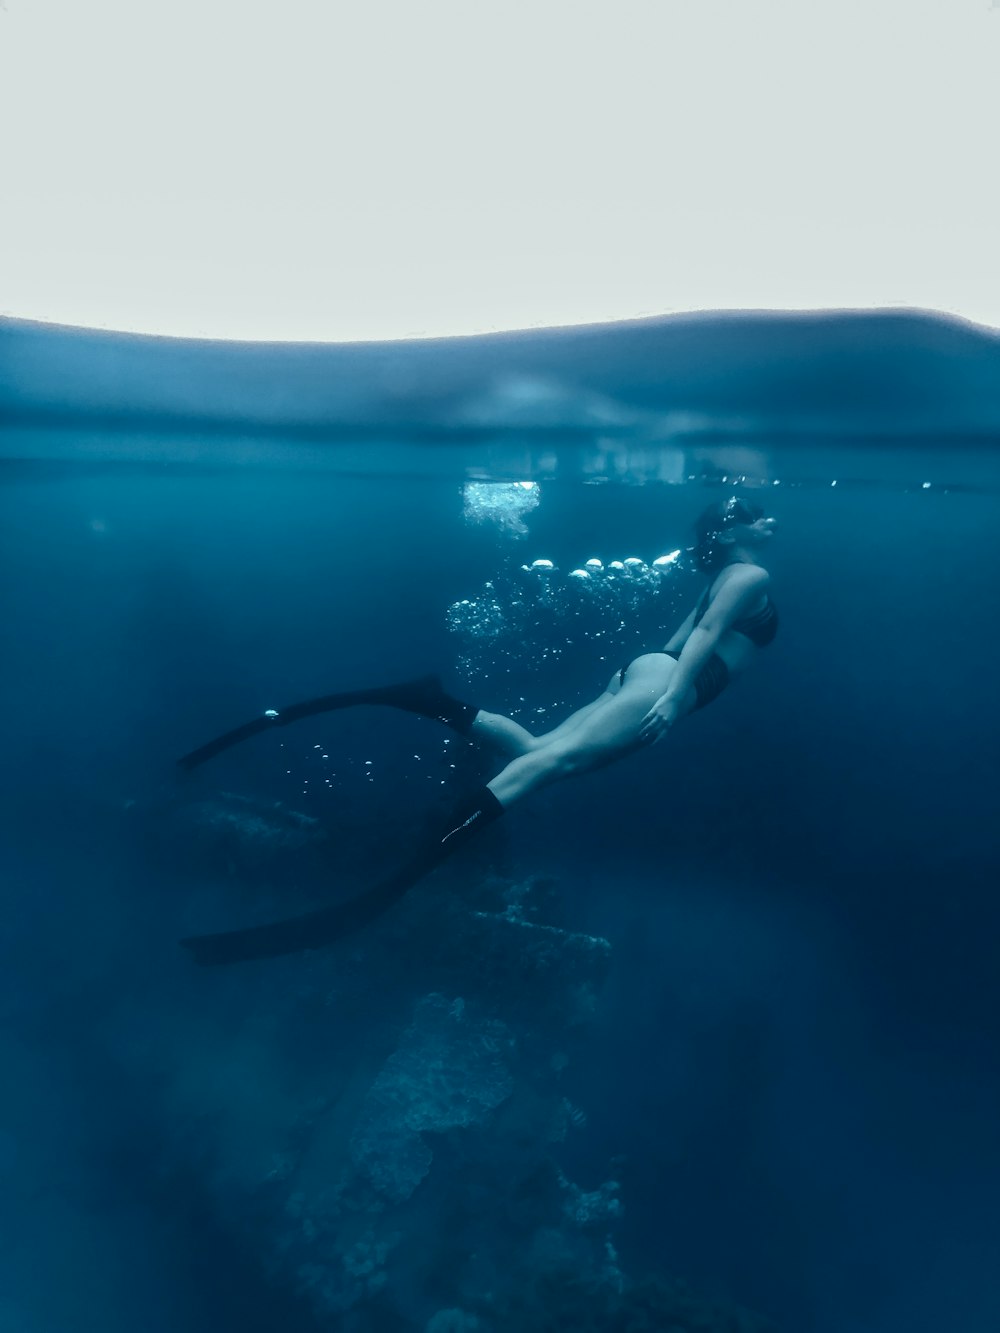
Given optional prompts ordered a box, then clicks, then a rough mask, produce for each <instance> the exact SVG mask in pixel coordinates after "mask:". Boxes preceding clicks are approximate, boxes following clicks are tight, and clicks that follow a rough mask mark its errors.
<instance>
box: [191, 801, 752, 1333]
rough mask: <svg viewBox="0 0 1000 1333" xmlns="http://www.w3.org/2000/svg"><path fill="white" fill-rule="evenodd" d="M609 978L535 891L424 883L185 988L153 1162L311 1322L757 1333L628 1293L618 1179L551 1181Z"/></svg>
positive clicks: (474, 877)
mask: <svg viewBox="0 0 1000 1333" xmlns="http://www.w3.org/2000/svg"><path fill="white" fill-rule="evenodd" d="M226 809H230V810H235V811H236V812H237V813H238V814H240V815H241V816H245V817H250V815H252V813H253V812H249V811H244V810H242V809H241V808H240V806H239V804H238V803H237V805H236V806H233V804H232V801H228V803H227V806H226ZM197 817H198V818H199V819H202V820H203V819H204V812H200V813H199V814H198V815H197ZM254 818H255V816H254ZM242 822H245V818H244V819H243V821H242ZM281 824H282V829H281V830H279V832H280V833H281V836H285V832H284V831H282V830H285V829H286V826H287V830H289V831H291V832H292V833H294V832H295V827H296V821H295V820H294V819H292V820H291V823H289V816H288V815H287V813H282V820H281ZM210 827H215V825H214V824H211V823H210ZM253 827H256V825H253ZM229 828H230V825H229V824H228V823H227V824H226V827H225V829H224V832H225V833H226V836H228V831H229ZM251 831H252V829H251ZM303 833H307V834H309V835H310V836H315V835H314V831H313V830H311V829H307V828H305V827H303ZM276 836H277V835H276ZM610 964H611V947H610V945H609V943H608V941H607V940H604V939H601V938H596V937H592V936H589V935H585V934H581V933H579V932H577V931H574V930H573V929H571V928H569V926H568V925H567V923H566V922H565V921H563V920H561V919H560V893H559V886H558V885H557V884H555V883H554V882H553V881H551V880H548V879H542V878H536V879H529V880H521V879H515V878H511V877H510V876H508V875H503V874H499V873H496V872H495V871H491V870H489V869H482V868H478V869H476V870H475V871H473V872H472V873H470V871H469V869H468V868H464V869H463V868H461V867H455V866H448V867H444V868H442V870H441V871H439V872H438V873H437V874H436V875H435V876H433V877H432V878H431V879H430V880H429V881H427V882H426V883H424V884H422V885H421V886H420V887H419V888H418V889H415V890H414V891H413V892H412V893H411V894H410V895H408V897H407V898H406V899H405V900H404V901H403V902H402V903H401V904H400V905H399V906H398V907H397V908H396V909H395V910H394V911H393V912H392V913H390V914H388V915H387V916H386V918H384V919H383V920H382V921H381V922H380V923H378V924H377V925H376V926H375V927H373V928H371V929H370V930H368V931H366V932H363V933H362V934H360V935H358V936H356V937H354V938H353V939H352V940H349V941H344V942H342V943H341V944H340V945H338V946H336V947H335V948H330V949H328V950H324V951H320V952H316V953H311V954H305V955H300V956H297V957H292V958H286V959H280V960H275V961H273V962H270V963H268V964H266V965H263V966H251V967H249V968H242V969H241V968H236V969H233V970H232V971H224V972H213V973H209V974H199V978H198V983H197V984H198V985H200V986H201V987H203V990H204V994H203V997H202V998H203V1000H204V1001H205V1002H206V1004H207V1006H208V1009H207V1017H206V1031H204V1032H203V1033H202V1034H201V1037H200V1051H201V1060H202V1061H203V1064H202V1065H201V1066H199V1058H198V1057H197V1056H196V1055H193V1054H192V1052H191V1050H190V1049H188V1051H187V1054H186V1056H185V1073H184V1076H183V1078H182V1079H180V1080H179V1083H178V1086H177V1088H176V1089H175V1104H174V1105H173V1106H172V1107H171V1113H170V1123H171V1124H172V1125H173V1127H174V1134H173V1141H172V1143H171V1144H169V1145H168V1146H167V1149H166V1151H167V1152H168V1153H173V1154H176V1155H177V1158H178V1160H180V1159H181V1158H183V1159H184V1161H185V1162H186V1164H187V1168H188V1169H189V1168H190V1163H191V1162H192V1160H197V1162H198V1169H199V1170H200V1172H201V1175H202V1178H203V1179H204V1180H205V1182H206V1189H207V1190H208V1192H209V1194H210V1197H211V1199H212V1201H213V1204H212V1206H213V1208H214V1209H215V1210H216V1212H217V1215H218V1217H219V1218H220V1220H221V1222H222V1224H223V1225H224V1226H225V1227H226V1228H227V1229H228V1230H229V1232H230V1233H231V1234H238V1235H239V1236H240V1238H241V1243H242V1244H243V1245H244V1248H248V1249H251V1250H253V1251H254V1252H255V1253H257V1255H258V1256H259V1263H260V1265H261V1268H262V1269H263V1270H266V1272H267V1273H268V1274H269V1277H270V1281H271V1283H272V1284H273V1285H274V1286H275V1287H277V1288H279V1289H284V1290H287V1291H288V1292H289V1293H290V1294H292V1293H295V1294H296V1295H297V1297H298V1299H299V1301H300V1302H301V1303H303V1304H304V1305H305V1306H306V1307H307V1308H308V1309H309V1310H310V1311H311V1315H310V1317H311V1318H312V1319H314V1320H315V1326H316V1328H318V1329H330V1330H331V1331H333V1330H336V1331H337V1333H382V1331H383V1330H385V1331H386V1333H515V1331H516V1333H536V1331H537V1333H543V1330H546V1331H547V1330H553V1331H554V1330H556V1329H558V1330H565V1329H574V1330H593V1331H594V1333H644V1331H645V1330H654V1329H657V1330H664V1331H665V1333H710V1331H711V1333H765V1330H766V1329H767V1328H768V1327H769V1326H768V1325H767V1324H766V1322H765V1321H763V1320H760V1319H757V1318H755V1317H754V1316H752V1315H750V1314H748V1313H747V1312H745V1311H740V1310H736V1309H730V1308H728V1307H724V1306H722V1305H718V1304H713V1303H711V1302H706V1301H704V1300H700V1299H698V1298H697V1297H696V1296H695V1295H693V1294H692V1293H690V1292H688V1291H686V1290H685V1289H684V1288H683V1287H682V1286H680V1285H676V1284H675V1285H670V1284H665V1283H662V1282H652V1281H642V1282H636V1281H634V1280H633V1279H632V1278H631V1277H630V1276H629V1275H628V1274H626V1273H625V1272H624V1271H623V1267H622V1264H621V1262H620V1258H619V1253H618V1248H617V1246H616V1229H617V1227H618V1224H619V1221H620V1219H621V1216H622V1208H623V1204H622V1200H621V1197H620V1194H621V1190H620V1186H619V1184H618V1182H617V1180H616V1179H615V1174H616V1173H615V1164H614V1163H613V1162H612V1163H608V1165H607V1168H606V1171H605V1173H604V1176H605V1178H604V1179H598V1180H596V1181H591V1182H589V1183H588V1186H587V1187H584V1186H583V1185H582V1184H580V1183H578V1182H575V1181H573V1180H571V1179H569V1177H568V1176H567V1174H566V1172H565V1170H564V1169H563V1167H562V1166H561V1165H560V1162H559V1153H560V1145H561V1144H562V1143H563V1142H564V1141H565V1140H566V1139H567V1136H569V1135H572V1134H576V1133H580V1132H583V1131H584V1129H585V1125H586V1113H585V1110H584V1109H583V1108H581V1107H578V1106H575V1105H573V1104H572V1102H571V1101H570V1100H569V1099H568V1098H567V1096H566V1095H565V1092H564V1087H563V1075H564V1072H565V1070H566V1069H567V1068H568V1067H569V1066H570V1065H571V1064H572V1062H573V1061H574V1060H575V1059H578V1058H582V1057H583V1055H584V1053H585V1051H586V1043H587V1032H588V1023H589V1022H591V1021H592V1019H593V1017H594V1015H595V1014H596V1013H597V1011H598V1007H599V1004H600V994H601V989H602V986H603V984H604V982H605V979H606V976H607V974H608V971H609V967H610ZM234 1032H235V1033H236V1034H238V1035H237V1036H236V1037H235V1039H234V1036H233V1034H234ZM209 1068H210V1070H211V1072H210V1074H209V1073H208V1072H207V1071H208V1069H209Z"/></svg>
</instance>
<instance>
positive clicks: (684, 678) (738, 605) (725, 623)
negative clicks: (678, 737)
mask: <svg viewBox="0 0 1000 1333" xmlns="http://www.w3.org/2000/svg"><path fill="white" fill-rule="evenodd" d="M770 581H771V579H770V575H769V574H768V573H767V570H765V569H761V568H760V566H759V565H748V566H747V567H746V568H745V569H740V570H739V571H738V572H736V573H733V574H730V576H729V578H728V579H727V580H726V582H725V583H724V584H723V586H722V587H721V588H720V589H719V591H718V592H717V593H716V594H715V596H714V597H713V598H712V601H711V602H710V603H709V606H708V609H707V610H706V612H705V616H704V619H703V620H702V622H701V624H700V625H695V626H694V628H693V629H692V630H691V632H690V634H689V635H688V637H687V642H686V643H685V644H684V647H683V649H682V650H681V655H680V658H679V659H678V662H677V669H676V671H674V673H673V675H672V676H671V678H670V684H669V686H668V687H667V691H666V693H665V694H663V695H662V696H661V697H660V698H659V699H658V700H657V701H656V703H655V704H654V705H653V707H652V708H651V709H650V711H649V712H648V713H647V714H646V717H645V718H644V719H643V725H642V731H641V735H642V736H643V737H644V738H646V739H652V740H655V739H656V738H657V737H658V736H660V735H661V734H662V733H663V731H665V730H666V728H667V727H669V726H671V725H672V724H673V723H674V722H675V721H676V720H677V718H678V717H679V716H680V710H681V707H682V705H683V703H684V699H685V697H686V696H687V692H688V690H689V689H690V688H691V687H692V685H693V684H694V682H695V681H696V680H697V679H698V674H699V672H700V671H701V669H702V667H704V665H705V663H706V662H707V661H708V659H709V658H710V657H711V656H712V653H713V652H714V651H715V645H716V644H717V643H718V641H719V639H720V638H721V637H722V635H723V634H724V633H725V632H726V630H727V629H729V627H730V626H731V625H732V624H733V623H734V622H735V621H737V620H739V619H740V618H741V616H743V615H744V614H745V613H746V611H747V609H748V608H749V607H751V606H753V604H754V603H755V602H758V601H759V600H760V598H761V596H762V595H763V594H764V593H765V592H766V590H767V586H768V584H769V583H770ZM678 633H679V631H678Z"/></svg>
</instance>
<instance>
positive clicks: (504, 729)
mask: <svg viewBox="0 0 1000 1333" xmlns="http://www.w3.org/2000/svg"><path fill="white" fill-rule="evenodd" d="M619 688H620V686H619V681H618V676H617V675H615V676H614V677H613V678H612V680H611V681H610V683H609V684H608V688H607V689H606V690H605V692H604V693H603V694H601V695H598V697H597V698H596V699H594V700H593V701H592V702H591V703H589V704H584V706H583V707H582V708H578V709H577V710H576V712H575V713H571V714H570V715H569V717H568V718H566V719H565V721H563V722H560V724H559V726H558V727H554V728H553V729H552V730H551V731H546V732H543V733H542V735H541V736H533V735H532V734H531V732H530V731H528V729H527V728H526V727H522V726H521V724H520V723H519V722H515V721H514V719H513V718H510V717H504V716H503V714H502V713H487V712H486V710H485V709H483V708H481V709H480V710H479V712H478V713H477V714H476V717H475V721H474V722H473V724H472V726H471V728H470V729H469V732H468V735H469V738H470V739H471V740H475V741H482V742H484V743H485V744H487V745H492V746H493V748H494V749H496V750H499V751H500V753H501V754H509V755H510V756H511V758H512V759H516V758H517V757H518V756H519V755H522V754H531V753H532V752H533V751H534V750H540V749H541V748H542V747H543V746H546V745H550V744H551V743H552V742H553V741H555V740H562V739H563V738H564V737H565V736H567V735H568V734H569V733H570V732H572V731H575V730H576V729H577V727H579V726H580V724H581V722H583V721H584V720H585V719H586V718H588V717H590V715H591V714H592V713H593V712H595V711H596V709H597V708H598V707H600V706H601V705H602V704H604V703H605V702H606V701H607V700H608V699H610V698H612V697H613V695H615V694H617V692H618V690H619Z"/></svg>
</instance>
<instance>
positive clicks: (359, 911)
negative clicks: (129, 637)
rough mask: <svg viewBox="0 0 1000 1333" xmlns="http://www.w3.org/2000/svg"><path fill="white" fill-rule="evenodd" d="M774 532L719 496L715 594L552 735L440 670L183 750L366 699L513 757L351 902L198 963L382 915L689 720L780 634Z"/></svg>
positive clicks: (712, 563)
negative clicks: (472, 697) (558, 789)
mask: <svg viewBox="0 0 1000 1333" xmlns="http://www.w3.org/2000/svg"><path fill="white" fill-rule="evenodd" d="M774 530H775V521H774V519H773V518H768V517H765V515H764V511H763V509H761V508H760V506H758V505H752V504H749V503H748V502H747V501H745V500H742V499H739V498H737V497H735V496H734V497H733V498H732V499H730V500H726V501H723V502H720V503H719V504H715V505H712V506H711V507H710V508H709V509H706V510H705V512H704V513H703V514H702V515H701V516H700V517H699V519H698V521H697V523H696V524H695V531H696V535H697V545H696V546H695V548H694V558H695V561H696V563H697V566H698V568H699V569H701V570H702V571H704V572H705V573H707V574H708V575H709V576H710V577H709V584H708V587H707V588H706V589H705V592H704V595H703V596H702V598H701V599H700V601H699V602H698V604H697V606H696V607H695V608H694V610H692V612H691V613H690V615H689V616H688V617H687V619H686V620H685V621H684V623H683V624H682V625H681V626H680V627H679V629H678V630H677V632H676V633H675V634H674V635H673V637H672V638H671V639H670V640H669V642H668V643H667V644H666V645H665V646H664V647H663V648H662V649H660V650H658V651H655V652H649V653H643V654H642V655H641V656H639V657H636V658H634V659H633V660H632V661H631V662H629V663H628V664H627V665H626V666H624V667H622V669H621V670H620V671H619V672H617V673H616V674H615V675H614V676H613V677H612V679H611V680H610V681H609V683H608V686H607V688H606V689H605V691H604V693H603V694H601V695H600V696H599V697H598V698H597V699H595V700H594V701H593V702H592V703H589V704H587V705H585V706H584V707H583V708H580V709H578V710H577V711H576V712H575V713H573V714H572V715H571V716H570V717H568V718H567V719H566V721H565V722H563V723H562V724H561V726H558V727H556V728H555V730H554V731H550V732H546V733H545V734H544V735H542V736H533V735H532V734H531V732H529V731H527V730H526V729H525V728H524V727H522V726H521V725H520V724H519V723H517V722H515V721H513V720H512V719H511V718H508V717H503V716H501V715H500V714H498V713H488V712H486V711H485V710H483V709H480V708H476V707H474V706H473V705H471V704H466V703H462V702H461V701H460V700H458V699H455V698H453V697H452V696H451V695H449V694H447V693H446V692H445V691H444V689H443V688H442V686H441V684H440V682H439V681H438V680H437V679H436V678H435V677H427V678H425V679H422V680H418V681H408V682H406V683H404V684H402V685H388V686H381V687H376V688H374V689H368V690H353V691H349V692H346V693H341V694H332V695H326V696H324V697H323V698H321V699H314V700H310V701H309V702H307V703H303V704H295V705H293V706H292V707H291V708H288V709H284V710H282V711H280V712H273V711H272V712H269V713H267V714H265V715H264V717H262V718H255V719H254V721H253V722H249V723H247V724H246V725H245V726H242V727H238V728H237V729H236V730H234V731H230V732H227V733H226V734H225V735H224V736H220V737H218V738H217V739H216V740H214V741H210V742H209V743H208V744H207V745H203V746H201V747H200V748H199V749H197V750H194V751H192V752H191V753H190V754H188V755H185V757H184V758H183V759H181V760H180V761H179V762H180V766H181V767H182V768H184V769H192V768H195V767H197V766H198V765H199V764H202V763H204V762H205V761H206V760H208V759H210V758H212V756H213V755H216V754H219V753H220V752H221V751H222V750H225V749H228V748H229V747H230V746H232V745H235V744H237V743H238V742H239V741H242V740H245V739H246V738H247V737H249V736H252V735H255V734H256V733H257V732H258V731H264V730H267V729H268V728H270V727H272V726H276V725H287V724H288V723H289V722H294V721H297V720H298V719H299V718H303V717H309V716H312V715H313V714H316V713H323V712H331V711H333V710H336V709H340V708H350V707H354V706H355V705H360V704H376V705H383V706H388V707H392V708H401V709H403V710H404V711H405V712H410V713H417V714H419V715H421V716H423V717H430V718H435V719H436V720H437V721H439V722H443V723H444V724H445V725H446V726H449V727H451V728H452V729H453V730H455V731H457V732H459V733H460V734H461V735H463V736H465V737H467V738H468V739H469V740H472V741H481V742H484V743H486V744H488V745H490V746H491V747H492V748H493V749H495V750H497V751H499V753H501V754H502V755H505V756H506V757H507V760H508V762H507V763H506V765H505V766H504V767H503V768H502V769H501V770H500V772H499V773H497V775H496V776H495V777H494V778H492V779H491V780H490V781H489V782H488V783H487V785H486V786H485V787H482V788H480V789H479V790H478V791H476V792H474V793H472V794H471V795H470V796H469V797H467V798H466V799H465V800H464V801H462V802H461V803H460V804H459V806H458V807H457V808H456V809H455V810H454V811H453V812H452V814H451V815H450V817H449V818H448V819H447V820H446V821H445V822H444V825H443V827H438V828H436V829H433V830H430V831H428V833H427V834H426V836H425V838H424V839H423V841H422V843H421V845H420V846H419V847H418V848H417V849H416V851H415V853H414V854H413V855H412V856H411V857H410V858H409V860H408V861H407V862H406V864H405V865H404V866H403V867H402V868H401V869H400V870H399V871H397V872H396V873H395V874H394V875H391V876H389V878H388V879H385V880H383V881H382V882H381V883H380V884H377V885H375V886H374V887H373V888H371V889H369V890H367V891H366V892H365V893H362V894H361V895H360V896H358V897H357V898H353V899H350V900H349V901H348V902H346V903H338V904H336V905H334V906H332V907H328V908H321V909H320V910H318V911H315V912H310V913H307V914H306V915H304V916H299V917H293V918H290V919H289V920H286V921H276V922H273V923H271V924H269V925H264V926H254V927H250V928H249V929H247V930H236V931H227V932H224V933H222V934H217V935H195V936H192V937H190V938H188V939H185V940H182V941H181V943H182V944H183V945H184V946H185V948H187V949H189V950H190V951H191V952H192V954H193V955H194V957H195V959H196V960H197V961H198V962H199V963H203V964H216V963H232V962H237V961H240V960H242V959H247V958H266V957H273V956H275V955H278V954H284V953H292V952H295V951H296V950H300V949H315V948H319V947H320V946H321V945H323V944H327V943H329V942H330V941H332V940H334V939H338V938H340V937H341V936H342V935H345V934H348V933H349V932H350V931H352V930H356V929H358V928H359V927H360V926H363V925H365V924H366V923H367V922H368V921H371V920H373V919H374V918H375V917H376V916H378V915H380V914H381V913H382V912H384V911H385V910H386V908H388V907H389V906H391V904H392V903H393V902H395V901H396V900H397V899H398V898H400V897H401V896H402V895H403V894H404V893H405V892H406V890H407V889H408V888H409V887H410V886H411V885H412V884H414V883H415V882H416V881H417V880H418V879H420V878H421V877H422V876H423V875H425V874H427V873H428V871H430V870H432V869H433V868H434V867H435V866H436V865H438V864H439V863H440V862H441V861H443V860H444V859H445V857H447V856H450V855H451V853H452V852H453V851H456V850H457V849H458V848H459V847H461V846H463V845H464V844H465V843H466V842H468V841H469V840H470V838H472V837H474V836H475V835H476V834H477V833H478V832H479V830H480V829H482V828H485V827H486V826H487V825H489V824H492V823H493V822H494V821H495V820H497V819H499V817H500V816H501V815H502V814H503V813H504V812H505V811H506V810H507V808H508V807H509V806H511V805H513V803H514V802H515V801H519V800H520V799H521V798H522V797H524V796H527V795H529V794H530V793H531V792H533V791H535V790H536V789H537V788H539V787H543V786H546V785H547V784H548V783H551V782H558V781H560V780H562V779H564V778H568V777H575V776H577V775H578V774H581V773H590V772H593V771H594V770H595V769H598V768H603V767H604V766H605V765H607V764H612V763H614V762H615V761H616V760H618V759H623V758H624V757H625V756H626V755H628V754H631V753H633V752H634V751H635V750H637V749H640V748H642V747H643V746H645V745H648V744H651V743H653V742H656V741H659V740H661V739H662V738H663V737H664V736H665V735H666V734H667V732H668V731H669V730H670V728H671V727H672V726H674V724H675V723H676V722H678V721H679V720H680V719H681V718H682V717H685V716H687V714H689V713H693V712H696V711H697V710H698V709H700V708H704V707H705V706H706V704H709V703H711V701H712V700H713V699H716V698H717V697H718V696H719V694H720V693H721V692H722V691H723V690H724V689H725V688H726V686H727V685H728V684H729V683H730V681H731V680H733V679H734V678H735V677H736V676H739V675H741V674H742V673H743V672H744V671H745V670H746V669H747V667H748V666H749V665H750V664H751V663H752V662H753V660H754V658H755V657H756V656H757V653H758V651H759V650H760V649H761V648H764V647H766V646H767V645H768V644H769V643H770V642H771V641H772V640H773V638H774V636H775V634H776V632H777V627H778V617H777V612H776V611H775V608H774V604H773V602H772V601H771V596H770V575H769V574H768V572H767V570H766V569H765V568H764V566H763V563H762V559H761V557H762V555H763V554H764V552H765V551H766V549H767V546H768V543H769V542H770V541H771V540H772V538H773V535H774Z"/></svg>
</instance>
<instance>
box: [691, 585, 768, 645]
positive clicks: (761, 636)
mask: <svg viewBox="0 0 1000 1333" xmlns="http://www.w3.org/2000/svg"><path fill="white" fill-rule="evenodd" d="M714 587H715V583H714V582H712V583H710V584H709V586H708V587H707V588H706V589H705V595H704V596H703V597H702V599H701V601H700V602H699V604H698V610H697V611H696V612H695V617H694V623H695V624H696V625H698V624H700V623H701V619H702V617H703V616H704V614H705V612H706V611H707V610H708V604H709V602H710V601H711V600H712V589H713V588H714ZM729 628H730V629H731V630H735V631H736V633H737V634H742V635H743V636H744V637H745V638H747V639H749V640H750V642H751V643H755V644H756V645H757V647H758V648H766V647H767V645H768V644H769V643H771V642H773V640H774V636H775V635H776V634H777V632H778V612H777V609H776V608H775V605H774V603H773V602H772V601H771V598H770V597H769V596H765V601H764V605H763V607H762V608H761V610H760V611H757V612H755V614H754V615H752V616H743V618H742V619H741V620H736V621H734V622H733V624H732V625H730V626H729Z"/></svg>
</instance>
